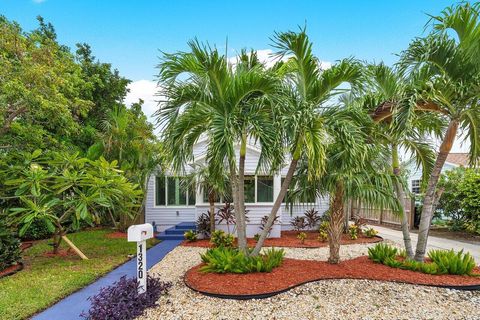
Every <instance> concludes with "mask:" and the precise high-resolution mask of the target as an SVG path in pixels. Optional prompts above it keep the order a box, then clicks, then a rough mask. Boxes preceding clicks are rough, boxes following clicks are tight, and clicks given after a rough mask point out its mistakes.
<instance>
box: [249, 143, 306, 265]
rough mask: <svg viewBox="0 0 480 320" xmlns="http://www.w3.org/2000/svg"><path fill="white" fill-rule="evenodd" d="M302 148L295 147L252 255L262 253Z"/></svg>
mask: <svg viewBox="0 0 480 320" xmlns="http://www.w3.org/2000/svg"><path fill="white" fill-rule="evenodd" d="M300 150H301V146H297V148H296V149H295V153H294V154H293V157H292V161H291V162H290V167H289V168H288V172H287V175H286V176H285V180H283V183H282V187H281V188H280V193H279V194H278V196H277V199H276V200H275V203H274V204H273V207H272V210H271V211H270V215H269V216H268V220H267V223H266V224H265V227H264V228H263V231H262V233H261V234H260V238H259V239H258V241H257V244H256V245H255V249H253V251H252V253H251V255H252V256H256V255H258V254H259V253H260V250H261V249H262V246H263V243H264V242H265V239H266V238H267V236H268V233H269V230H270V228H271V227H272V224H273V221H275V217H276V216H277V213H278V210H279V209H280V206H281V205H282V202H283V199H284V198H285V196H286V195H287V191H288V187H289V186H290V182H291V181H292V178H293V174H294V173H295V170H296V169H297V164H298V159H300Z"/></svg>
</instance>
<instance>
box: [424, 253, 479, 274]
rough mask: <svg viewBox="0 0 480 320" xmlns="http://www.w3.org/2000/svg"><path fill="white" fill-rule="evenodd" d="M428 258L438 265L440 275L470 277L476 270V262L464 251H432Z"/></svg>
mask: <svg viewBox="0 0 480 320" xmlns="http://www.w3.org/2000/svg"><path fill="white" fill-rule="evenodd" d="M428 257H429V258H430V259H431V260H432V261H433V262H434V263H435V264H436V265H437V267H438V270H439V271H438V273H440V274H442V273H446V274H460V275H465V274H467V275H470V274H472V271H473V269H474V268H475V266H476V264H475V260H474V259H473V257H472V256H471V255H470V253H468V252H467V253H464V252H463V250H460V251H459V252H455V251H453V250H430V251H429V252H428Z"/></svg>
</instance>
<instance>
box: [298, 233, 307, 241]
mask: <svg viewBox="0 0 480 320" xmlns="http://www.w3.org/2000/svg"><path fill="white" fill-rule="evenodd" d="M297 239H298V240H300V242H301V243H302V244H303V243H305V239H307V234H306V233H305V232H300V233H299V234H298V235H297Z"/></svg>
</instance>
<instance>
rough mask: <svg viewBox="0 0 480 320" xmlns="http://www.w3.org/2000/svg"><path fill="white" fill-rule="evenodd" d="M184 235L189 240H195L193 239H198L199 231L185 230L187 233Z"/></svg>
mask: <svg viewBox="0 0 480 320" xmlns="http://www.w3.org/2000/svg"><path fill="white" fill-rule="evenodd" d="M183 236H184V237H185V239H187V240H188V241H189V242H193V241H197V233H196V232H195V231H193V230H188V231H185V233H184V234H183Z"/></svg>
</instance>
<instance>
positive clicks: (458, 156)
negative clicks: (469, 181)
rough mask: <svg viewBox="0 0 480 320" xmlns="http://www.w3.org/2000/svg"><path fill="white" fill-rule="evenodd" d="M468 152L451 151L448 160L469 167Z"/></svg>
mask: <svg viewBox="0 0 480 320" xmlns="http://www.w3.org/2000/svg"><path fill="white" fill-rule="evenodd" d="M468 157H469V155H468V153H449V154H448V156H447V160H446V162H448V163H451V164H456V165H458V166H462V167H468Z"/></svg>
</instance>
